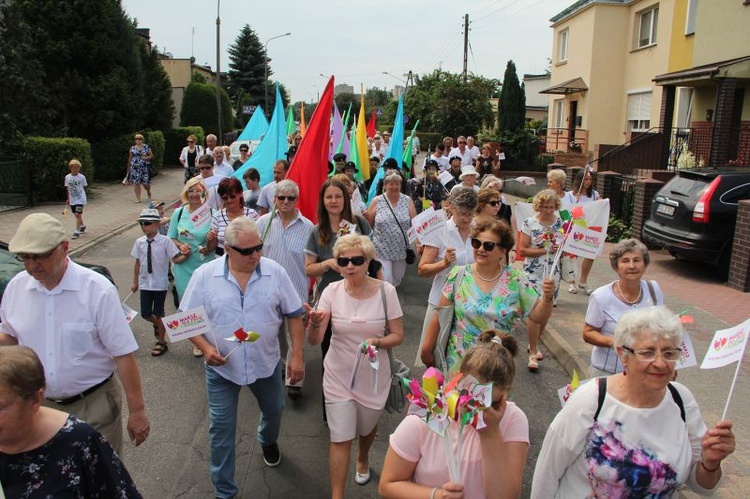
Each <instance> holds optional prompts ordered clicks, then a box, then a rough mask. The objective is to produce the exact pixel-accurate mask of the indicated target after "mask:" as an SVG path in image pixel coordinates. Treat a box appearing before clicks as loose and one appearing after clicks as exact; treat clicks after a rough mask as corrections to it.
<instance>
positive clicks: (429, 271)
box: [414, 189, 477, 366]
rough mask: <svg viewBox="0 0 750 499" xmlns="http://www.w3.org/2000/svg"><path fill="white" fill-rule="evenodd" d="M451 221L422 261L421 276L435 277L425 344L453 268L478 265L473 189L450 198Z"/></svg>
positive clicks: (428, 243)
mask: <svg viewBox="0 0 750 499" xmlns="http://www.w3.org/2000/svg"><path fill="white" fill-rule="evenodd" d="M448 204H449V206H450V208H449V209H450V212H451V214H452V216H451V218H450V219H449V220H448V221H447V222H446V223H445V233H444V234H445V235H444V236H443V237H440V238H439V239H436V240H430V241H425V242H424V243H423V246H422V248H423V250H422V258H420V259H419V266H418V267H417V273H418V274H419V277H433V279H432V287H431V288H430V294H429V296H428V297H427V310H426V312H425V315H424V322H423V324H422V338H421V340H420V342H419V344H420V345H421V344H422V343H423V342H424V339H425V336H426V335H427V330H428V328H429V326H430V324H431V323H432V317H433V316H434V315H435V310H436V309H437V307H438V304H439V303H440V296H441V295H442V292H443V286H444V285H445V280H446V279H447V278H448V274H449V273H450V271H451V269H452V268H453V267H455V266H456V265H466V264H468V263H472V262H474V250H473V249H472V247H471V238H470V237H469V232H470V231H471V221H472V220H473V219H474V212H475V211H476V209H477V193H476V192H474V190H473V189H458V190H456V191H454V192H452V193H451V195H450V197H449V198H448ZM414 364H415V365H417V366H421V365H422V360H421V359H420V349H417V359H416V360H415V361H414Z"/></svg>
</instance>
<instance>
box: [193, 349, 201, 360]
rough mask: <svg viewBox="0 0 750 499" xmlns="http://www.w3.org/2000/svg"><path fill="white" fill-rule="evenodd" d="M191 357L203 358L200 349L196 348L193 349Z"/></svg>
mask: <svg viewBox="0 0 750 499" xmlns="http://www.w3.org/2000/svg"><path fill="white" fill-rule="evenodd" d="M193 357H195V358H198V357H203V352H201V349H200V348H198V347H193Z"/></svg>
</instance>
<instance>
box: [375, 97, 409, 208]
mask: <svg viewBox="0 0 750 499" xmlns="http://www.w3.org/2000/svg"><path fill="white" fill-rule="evenodd" d="M403 156H404V94H401V96H400V97H399V98H398V110H397V111H396V119H395V121H394V122H393V134H392V135H391V142H390V143H389V144H388V151H386V153H385V158H383V159H386V158H393V159H395V160H396V163H398V167H399V168H401V161H402V160H403ZM384 176H385V170H383V166H382V163H381V166H380V168H378V173H377V174H376V175H375V178H374V179H373V181H372V184H370V191H369V192H368V193H367V202H368V204H369V203H371V202H372V200H373V199H374V198H375V193H376V192H377V189H378V182H380V180H381V179H382V178H383V177H384Z"/></svg>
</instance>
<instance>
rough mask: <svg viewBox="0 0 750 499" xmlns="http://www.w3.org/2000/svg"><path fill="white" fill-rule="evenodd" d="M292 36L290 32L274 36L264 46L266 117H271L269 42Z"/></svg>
mask: <svg viewBox="0 0 750 499" xmlns="http://www.w3.org/2000/svg"><path fill="white" fill-rule="evenodd" d="M291 34H292V33H291V32H289V33H284V34H283V35H276V36H272V37H271V38H269V39H268V40H266V44H265V45H264V46H263V68H264V70H265V79H264V80H263V97H264V102H265V109H264V111H265V113H266V116H271V115H270V114H269V113H268V42H270V41H271V40H275V39H277V38H283V37H285V36H289V35H291Z"/></svg>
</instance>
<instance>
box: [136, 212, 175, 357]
mask: <svg viewBox="0 0 750 499" xmlns="http://www.w3.org/2000/svg"><path fill="white" fill-rule="evenodd" d="M138 222H139V223H140V225H141V230H142V231H143V233H144V234H145V235H144V236H141V237H139V238H138V239H136V241H135V244H133V250H132V251H131V252H130V256H132V257H133V258H135V266H134V269H133V285H132V286H131V287H130V290H131V291H132V292H133V293H135V292H136V291H138V289H140V290H141V297H140V298H141V317H143V318H144V319H146V320H147V321H149V322H151V323H152V324H153V325H154V335H155V336H156V346H155V347H154V348H153V350H151V355H152V356H154V357H158V356H160V355H164V354H165V353H167V350H168V348H167V342H166V341H164V336H165V334H166V329H165V327H164V322H163V321H162V318H163V317H164V302H165V301H166V299H167V289H169V283H168V280H167V273H168V272H169V261H170V260H171V261H172V262H174V263H180V262H183V261H185V260H186V259H187V257H188V256H187V255H183V254H182V253H180V250H179V249H177V246H176V245H175V244H174V242H172V240H171V239H170V238H168V237H167V236H164V235H161V234H159V223H160V222H161V216H160V215H159V211H158V210H155V209H153V208H146V209H145V210H143V211H142V212H141V214H140V216H139V217H138Z"/></svg>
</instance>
